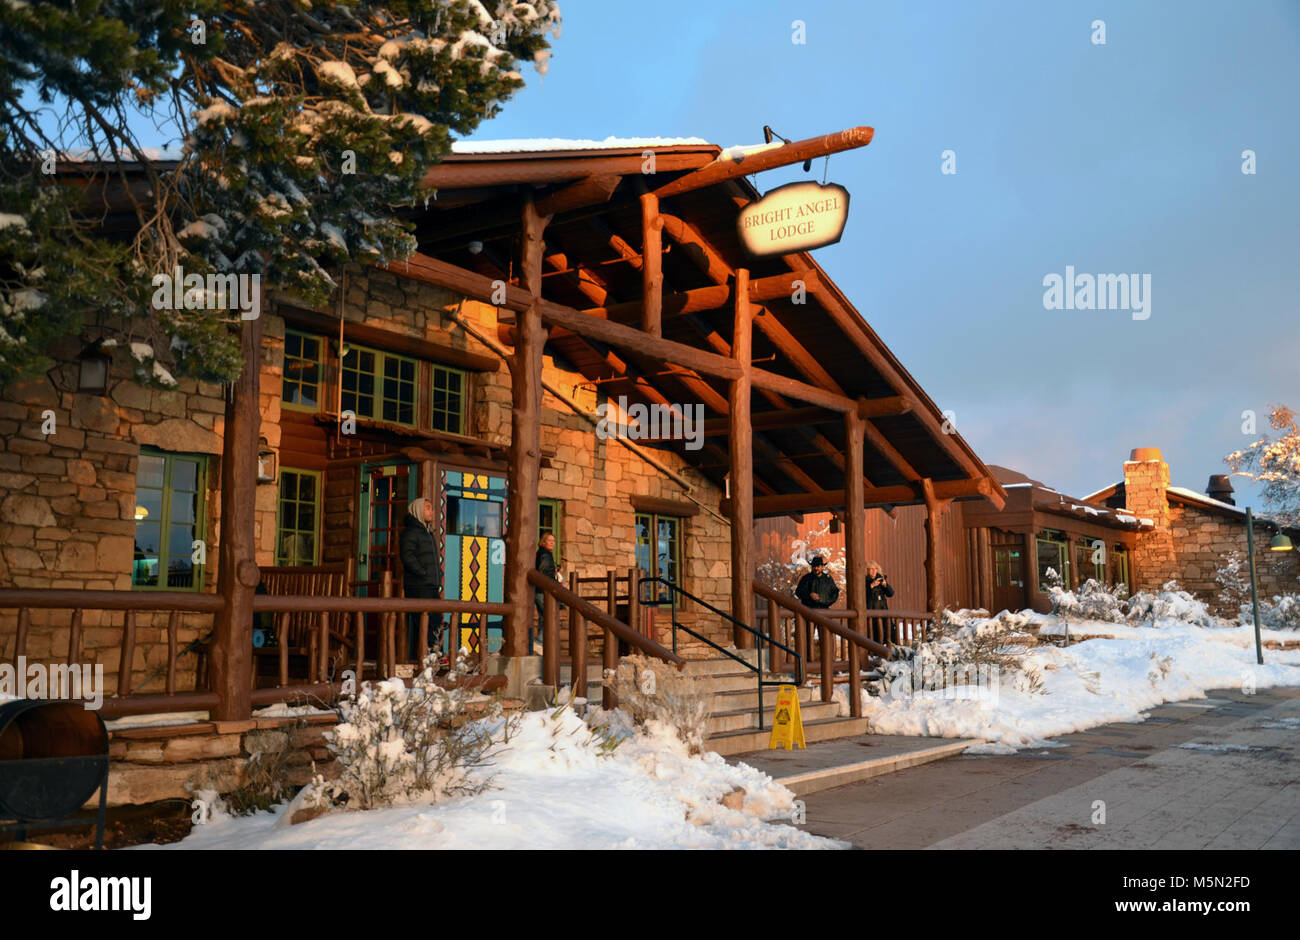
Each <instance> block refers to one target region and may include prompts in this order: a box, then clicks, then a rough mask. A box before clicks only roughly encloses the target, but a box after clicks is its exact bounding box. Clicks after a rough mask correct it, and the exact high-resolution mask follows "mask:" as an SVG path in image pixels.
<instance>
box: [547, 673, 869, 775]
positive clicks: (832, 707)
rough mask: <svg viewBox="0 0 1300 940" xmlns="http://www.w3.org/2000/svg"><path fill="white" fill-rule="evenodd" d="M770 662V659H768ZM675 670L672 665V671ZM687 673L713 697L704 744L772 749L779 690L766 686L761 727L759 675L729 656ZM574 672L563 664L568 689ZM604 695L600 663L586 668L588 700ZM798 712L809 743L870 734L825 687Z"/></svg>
mask: <svg viewBox="0 0 1300 940" xmlns="http://www.w3.org/2000/svg"><path fill="white" fill-rule="evenodd" d="M737 652H738V653H739V655H740V656H742V657H743V658H744V659H745V660H746V661H748V662H750V663H757V661H758V659H757V657H758V653H757V651H755V650H752V649H751V650H738V651H737ZM765 658H766V657H765ZM667 668H671V667H667ZM684 669H685V672H687V673H689V674H691V675H693V676H696V677H697V678H698V680H699V681H700V682H702V683H703V684H704V687H705V688H706V689H707V690H708V691H710V692H712V693H713V701H712V704H711V707H710V709H709V717H708V726H707V731H708V739H707V741H706V743H705V746H706V747H708V749H709V750H711V751H716V752H717V753H719V754H722V755H724V756H725V755H729V754H742V753H745V752H746V751H756V750H762V749H764V748H766V747H767V745H768V740H769V738H770V735H771V732H772V721H773V718H774V715H775V711H776V697H777V691H778V690H777V687H776V686H774V685H765V686H764V687H763V727H762V730H760V729H759V721H758V688H757V685H758V683H757V676H756V674H755V672H754V671H753V670H751V669H746V668H745V667H744V666H742V665H741V664H740V663H738V662H736V661H735V660H732V659H728V658H726V657H725V656H719V657H717V658H712V659H695V660H690V661H688V662H687V664H686V666H685V667H684ZM571 676H572V669H571V667H570V665H569V664H568V663H567V662H564V663H561V665H560V684H561V685H569V683H570V680H571ZM763 678H764V679H766V680H769V681H786V682H790V683H793V682H794V676H793V675H789V674H785V673H782V674H774V673H771V672H765V673H764V676H763ZM601 692H602V675H601V667H600V664H599V663H595V664H589V665H588V667H587V696H586V697H587V701H588V702H591V703H594V704H599V702H600V698H601ZM799 712H800V715H801V717H802V718H803V726H804V738H805V740H806V741H807V742H808V743H810V744H811V743H812V742H813V741H825V740H829V739H831V738H840V737H850V736H853V735H858V734H865V733H866V730H867V721H866V719H865V718H841V717H840V714H839V705H838V704H837V703H835V702H822V701H821V695H820V687H819V686H814V685H811V684H807V685H805V686H804V687H803V688H801V689H800V690H799Z"/></svg>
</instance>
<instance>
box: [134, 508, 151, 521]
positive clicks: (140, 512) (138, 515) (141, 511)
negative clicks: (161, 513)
mask: <svg viewBox="0 0 1300 940" xmlns="http://www.w3.org/2000/svg"><path fill="white" fill-rule="evenodd" d="M148 516H149V510H148V509H145V508H144V507H143V506H136V507H135V521H136V522H139V521H140V520H141V519H146V518H148Z"/></svg>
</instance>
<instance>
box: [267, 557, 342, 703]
mask: <svg viewBox="0 0 1300 940" xmlns="http://www.w3.org/2000/svg"><path fill="white" fill-rule="evenodd" d="M356 570H357V568H356V559H354V558H349V559H348V560H347V561H345V562H338V563H336V564H331V565H299V566H284V567H273V566H266V567H263V568H261V572H262V580H261V583H260V584H259V585H258V593H265V594H271V595H281V596H283V595H288V594H301V595H307V596H310V597H350V596H352V594H353V585H354V583H355V582H356ZM286 613H287V616H286V615H285V613H282V612H280V611H274V612H271V613H269V614H267V615H265V616H262V617H259V620H260V621H261V622H260V623H259V624H257V625H256V626H255V628H258V629H263V630H267V631H269V632H270V633H272V634H273V635H274V642H273V643H272V644H270V645H267V646H260V647H254V648H253V657H254V664H255V665H254V669H253V682H254V685H257V684H258V683H259V681H260V682H262V683H266V680H267V679H271V680H272V681H271V682H270V683H269V684H270V685H278V684H279V681H280V678H281V677H280V675H279V668H278V666H277V667H276V668H274V669H272V670H270V671H269V672H268V673H267V674H265V675H264V674H263V668H261V667H262V664H263V663H265V662H266V660H268V659H271V660H275V661H278V660H279V659H280V655H281V647H282V646H285V647H287V650H286V652H287V656H288V661H289V672H290V674H291V676H292V677H293V678H296V679H307V680H311V679H313V678H314V677H315V676H316V674H317V672H318V669H319V665H320V657H322V656H323V657H326V658H327V659H329V660H331V661H332V662H333V664H334V666H335V668H333V669H329V670H327V672H328V674H330V675H331V676H333V675H336V674H337V673H338V670H339V669H340V668H342V667H341V665H340V664H341V663H343V662H351V661H352V651H353V649H354V645H355V640H354V637H353V627H352V624H351V623H349V621H348V615H347V614H345V613H336V614H328V615H327V616H328V617H329V648H328V649H325V650H321V649H319V646H320V620H319V617H320V615H319V614H315V613H311V612H307V611H288V612H286ZM281 633H283V634H284V635H283V636H281ZM304 659H305V669H304ZM295 667H297V668H295Z"/></svg>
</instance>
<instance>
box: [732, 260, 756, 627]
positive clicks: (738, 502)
mask: <svg viewBox="0 0 1300 940" xmlns="http://www.w3.org/2000/svg"><path fill="white" fill-rule="evenodd" d="M752 319H753V311H752V309H751V307H750V303H749V271H747V270H746V269H744V268H741V269H740V270H738V271H737V272H736V310H735V321H734V327H733V329H732V341H731V355H732V358H733V359H734V360H735V362H736V364H737V365H738V366H739V367H740V375H739V376H738V377H736V378H735V379H732V380H731V383H730V387H729V395H728V401H729V404H730V413H729V415H728V417H729V418H730V420H731V434H730V437H729V440H728V445H729V452H730V457H731V507H730V508H731V512H730V514H729V515H730V518H731V616H733V617H735V618H736V619H737V620H739V621H740V622H741V623H744V624H749V625H751V626H752V625H753V623H754V588H753V584H752V582H753V578H754V432H753V429H752V428H751V427H750V424H749V406H750V389H751V387H752V386H751V374H752V372H753V366H752V365H750V358H751V356H752V343H753V333H752ZM733 634H734V636H733V639H734V642H735V644H736V647H737V649H749V648H750V647H752V646H753V645H754V638H753V635H752V634H750V633H749V632H747V631H745V630H741V629H740V628H739V627H736V628H734V629H733Z"/></svg>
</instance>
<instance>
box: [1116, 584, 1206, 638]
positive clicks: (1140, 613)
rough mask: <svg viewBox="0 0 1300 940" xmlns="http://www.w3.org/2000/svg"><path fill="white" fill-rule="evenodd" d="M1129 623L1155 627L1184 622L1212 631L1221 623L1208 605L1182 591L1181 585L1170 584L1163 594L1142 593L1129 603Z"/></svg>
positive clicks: (1165, 586)
mask: <svg viewBox="0 0 1300 940" xmlns="http://www.w3.org/2000/svg"><path fill="white" fill-rule="evenodd" d="M1128 619H1129V621H1131V622H1136V623H1140V622H1142V621H1147V622H1148V623H1150V624H1151V625H1152V626H1154V625H1155V624H1156V623H1157V622H1158V621H1161V620H1181V621H1182V622H1183V623H1190V624H1194V625H1195V626H1198V627H1212V626H1215V624H1216V623H1217V621H1216V619H1215V617H1214V615H1213V614H1211V613H1210V609H1209V607H1207V606H1206V604H1205V601H1202V600H1198V599H1197V598H1196V597H1194V596H1193V595H1191V594H1188V593H1187V592H1186V591H1183V590H1180V589H1179V587H1178V582H1177V581H1166V582H1165V584H1164V586H1163V587H1161V589H1160V593H1158V594H1150V593H1148V592H1146V591H1139V592H1138V593H1136V594H1134V595H1133V596H1132V597H1130V598H1129V600H1128Z"/></svg>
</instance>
